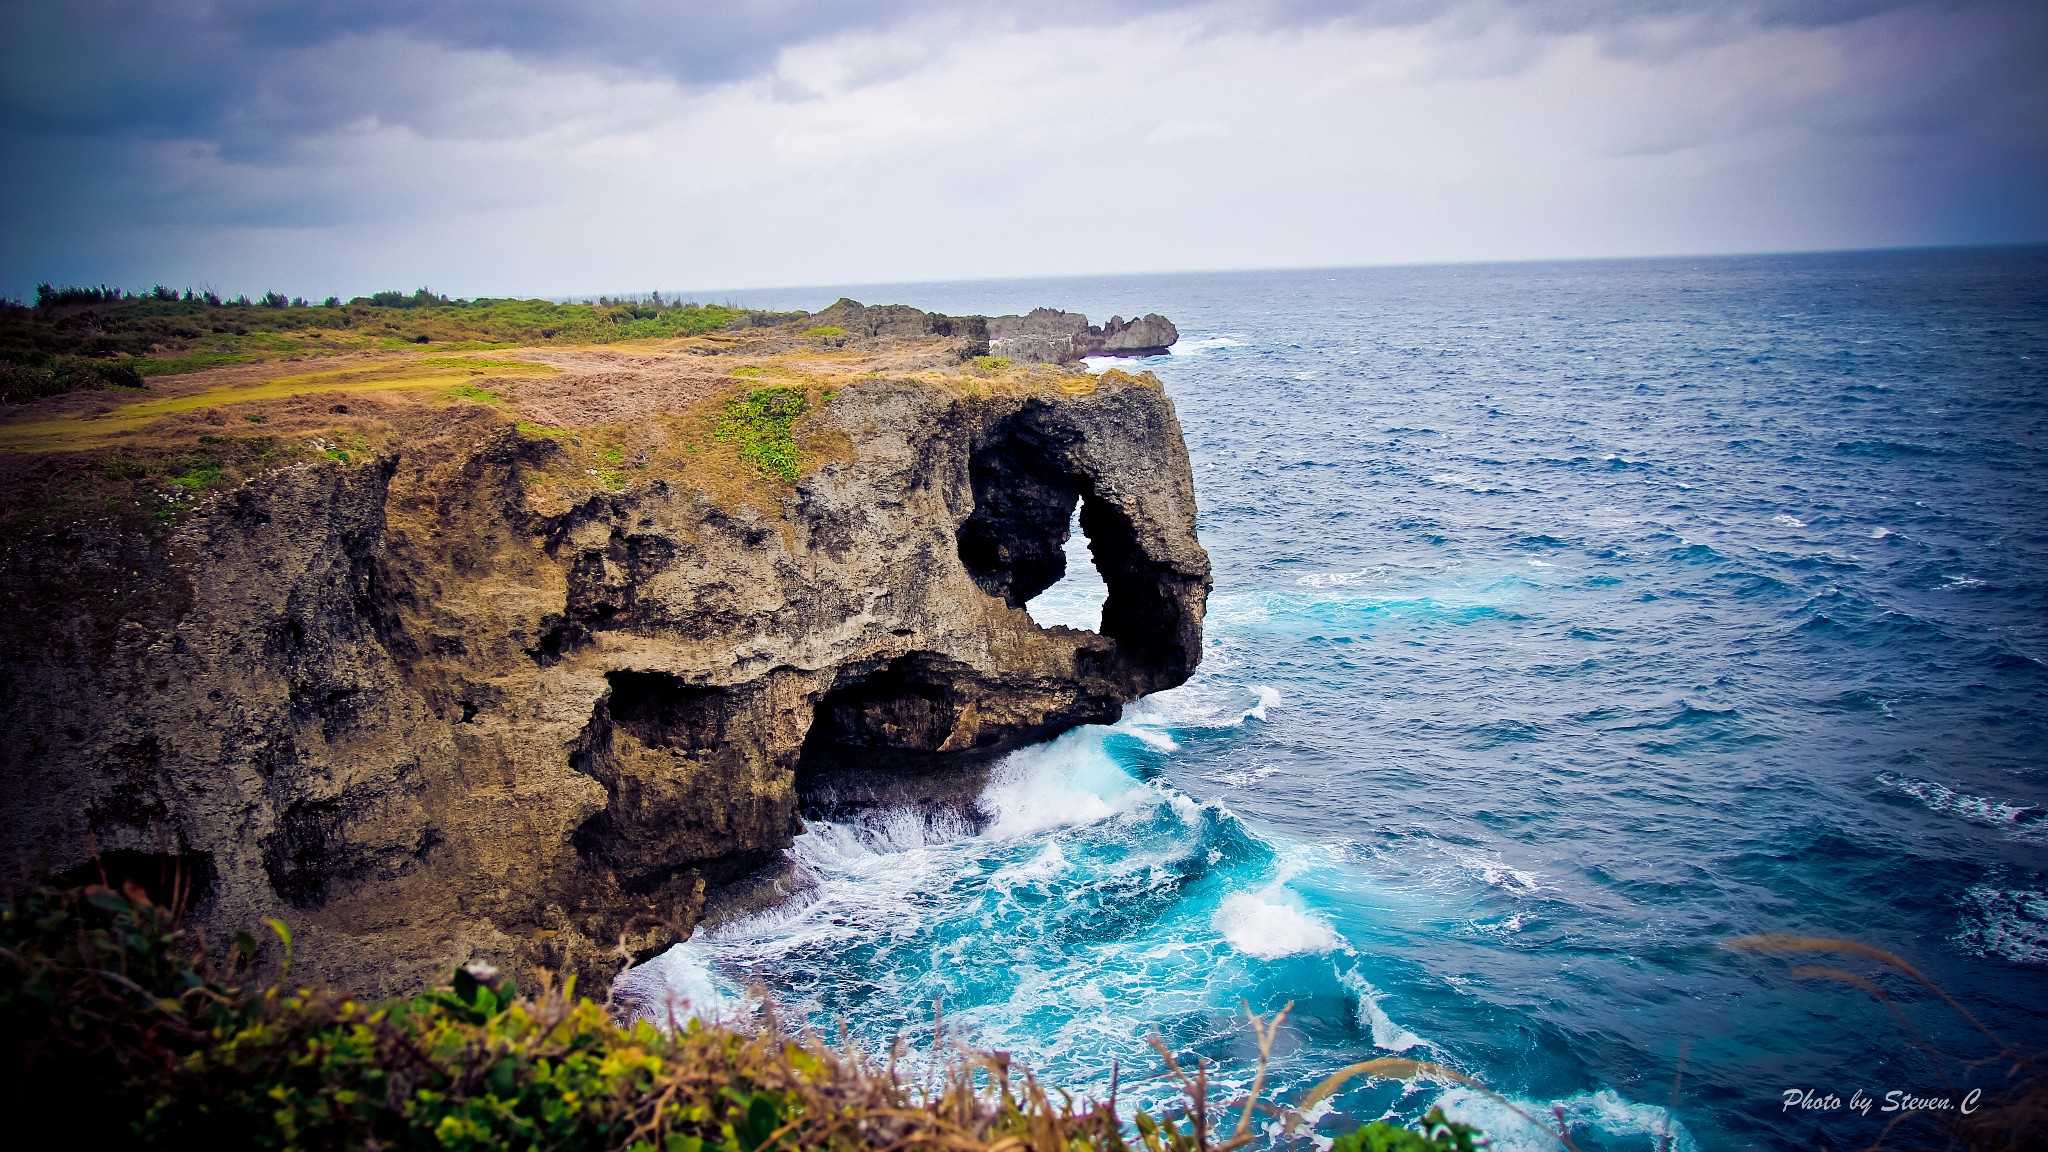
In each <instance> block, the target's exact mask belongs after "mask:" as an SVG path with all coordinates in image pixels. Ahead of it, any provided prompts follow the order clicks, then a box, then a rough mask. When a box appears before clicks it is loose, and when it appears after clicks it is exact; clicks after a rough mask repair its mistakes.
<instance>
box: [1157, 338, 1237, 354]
mask: <svg viewBox="0 0 2048 1152" xmlns="http://www.w3.org/2000/svg"><path fill="white" fill-rule="evenodd" d="M1244 346H1245V344H1244V341H1242V340H1233V339H1231V338H1230V337H1228V336H1197V337H1195V338H1194V339H1192V340H1189V339H1187V338H1186V337H1182V338H1181V339H1179V340H1177V341H1175V342H1174V345H1173V347H1171V348H1168V349H1167V350H1166V351H1167V353H1168V354H1169V355H1173V356H1199V355H1201V354H1202V353H1204V352H1214V351H1216V350H1218V349H1221V348H1242V347H1244Z"/></svg>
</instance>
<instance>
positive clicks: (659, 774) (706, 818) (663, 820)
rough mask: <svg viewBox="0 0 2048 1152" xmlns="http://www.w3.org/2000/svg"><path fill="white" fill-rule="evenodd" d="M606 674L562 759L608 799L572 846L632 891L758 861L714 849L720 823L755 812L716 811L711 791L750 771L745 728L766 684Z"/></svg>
mask: <svg viewBox="0 0 2048 1152" xmlns="http://www.w3.org/2000/svg"><path fill="white" fill-rule="evenodd" d="M605 679H606V681H607V682H608V683H609V684H610V685H611V690H610V692H609V693H607V694H606V696H605V697H604V698H603V699H601V700H600V701H599V702H598V705H597V708H596V711H595V712H594V713H593V715H592V717H591V723H590V726H589V727H588V728H587V729H586V731H585V734H584V737H583V740H582V741H581V746H580V747H579V748H578V749H577V750H576V751H575V752H573V753H572V755H571V757H570V765H571V767H573V768H575V769H576V770H577V771H579V772H582V773H584V774H585V775H588V776H590V777H591V778H592V779H594V780H596V781H597V782H598V783H600V784H602V785H604V789H605V793H606V796H607V798H608V799H607V802H606V804H605V807H604V809H603V810H602V811H600V812H598V813H596V814H595V815H593V816H591V817H590V818H589V819H587V820H585V821H584V822H583V824H582V825H581V826H580V827H578V828H577V830H576V831H575V833H574V835H573V843H574V845H575V848H576V851H577V852H578V853H579V854H580V855H581V856H582V857H583V858H584V860H586V861H587V862H589V863H590V864H592V865H594V866H597V867H599V868H600V869H603V870H606V871H609V872H610V873H611V874H612V876H613V877H614V878H615V879H616V881H617V882H618V884H619V886H620V887H621V888H623V889H624V890H626V891H628V892H635V893H652V892H656V891H658V890H663V889H665V888H667V887H669V886H671V885H672V884H673V882H674V881H676V880H677V878H679V877H682V876H684V875H685V874H688V875H689V876H692V877H694V876H697V875H709V874H712V873H716V874H717V875H720V876H723V875H726V874H727V873H731V874H734V875H737V874H740V873H744V872H746V871H748V870H750V869H752V868H754V867H757V866H758V862H756V861H752V860H751V859H739V858H738V857H737V856H734V855H733V854H731V853H726V852H720V851H717V850H716V848H717V847H718V846H722V845H723V844H725V843H726V842H727V841H728V840H729V838H730V833H731V830H730V828H727V827H723V826H717V825H719V824H720V822H721V821H731V820H741V821H745V820H748V819H749V818H751V817H753V816H754V815H756V814H755V813H752V812H750V811H745V810H739V809H741V808H742V806H740V805H732V806H731V807H730V808H729V809H728V810H727V811H724V812H721V811H720V810H719V808H718V806H717V805H716V804H715V803H713V802H711V797H712V796H714V795H716V794H717V793H718V792H719V791H721V790H725V789H736V788H738V787H741V785H740V784H739V782H740V781H741V780H742V779H744V778H747V777H749V776H750V775H752V774H753V773H754V772H755V768H754V767H753V765H752V762H751V759H750V752H751V751H752V741H751V740H750V739H748V733H749V731H750V729H751V724H752V721H753V719H754V717H755V715H756V713H757V711H758V709H759V705H760V704H761V702H762V701H761V699H760V698H761V697H762V696H763V695H764V693H765V692H766V691H767V686H766V685H765V684H763V683H760V682H756V683H750V684H745V685H739V686H735V687H707V686H703V685H696V684H690V683H688V682H686V681H684V680H683V679H682V678H680V677H678V676H674V675H671V674H669V673H666V672H643V671H630V670H628V671H617V672H611V673H607V674H606V676H605ZM776 831H778V832H779V831H782V829H780V828H778V829H777V830H776ZM769 839H770V841H771V842H773V840H775V839H779V837H770V838H769ZM774 851H775V850H774V849H765V850H763V854H764V855H765V856H772V855H773V854H774Z"/></svg>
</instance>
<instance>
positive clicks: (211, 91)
mask: <svg viewBox="0 0 2048 1152" xmlns="http://www.w3.org/2000/svg"><path fill="white" fill-rule="evenodd" d="M1916 2H1921V0H1453V2H1450V3H1445V2H1442V0H1236V2H1232V0H1223V2H1220V3H1219V2H1215V0H986V2H984V3H980V4H976V5H972V6H963V5H961V4H959V3H958V2H957V0H864V2H862V3H847V2H845V0H749V2H744V3H730V2H727V3H714V2H702V0H682V2H677V0H614V2H612V3H607V4H595V3H588V4H586V3H578V4H563V3H560V2H559V0H438V2H434V0H429V2H422V0H311V2H292V0H212V2H208V0H69V2H67V3H63V4H51V3H48V2H47V0H6V2H5V3H4V4H0V42H4V44H5V45H6V47H5V48H4V49H0V53H4V57H0V58H4V59H5V61H6V68H5V76H4V78H0V116H4V120H5V122H6V124H7V125H8V126H9V127H11V128H13V129H15V130H17V131H29V132H41V133H53V134H79V135H106V136H134V137H152V136H159V137H161V136H172V137H182V136H202V137H207V138H210V139H218V140H220V141H221V142H222V143H223V145H224V146H225V147H227V148H229V149H230V150H233V151H237V152H244V153H250V154H256V153H261V152H263V151H266V150H268V149H270V148H274V147H276V146H278V145H279V144H280V143H282V142H284V141H288V140H290V139H292V138H294V137H296V136H299V135H302V134H305V133H308V132H315V131H320V130H323V129H326V128H331V127H333V126H334V125H336V124H341V123H347V122H350V121H353V120H356V119H359V118H361V117H362V116H365V115H371V114H374V115H377V116H378V117H379V118H380V119H382V120H384V121H385V122H387V123H402V122H409V121H413V120H418V119H427V120H430V119H431V118H432V116H433V114H434V113H435V111H436V109H435V108H434V105H435V104H436V102H437V101H438V100H440V99H442V98H443V97H442V93H443V92H444V91H445V90H446V89H447V88H449V87H450V84H449V83H448V82H447V80H448V79H466V78H446V79H444V78H440V77H436V76H433V75H431V74H419V73H409V72H407V71H405V70H404V69H403V68H402V67H396V66H394V65H395V64H396V63H398V62H394V61H384V62H382V63H381V66H380V65H379V64H377V63H373V62H369V61H365V64H366V68H365V69H364V70H363V71H360V72H358V73H356V74H354V75H352V76H351V77H349V78H348V79H349V81H350V82H348V83H339V84H337V83H322V82H321V81H322V80H323V79H325V78H323V77H319V76H317V75H314V76H309V75H308V74H307V73H306V71H305V70H304V64H305V62H306V61H307V60H309V59H311V58H312V57H314V56H315V55H316V54H318V53H319V52H320V51H321V50H331V49H333V48H334V47H335V46H337V45H344V46H345V45H348V44H350V43H352V42H373V43H375V42H382V43H387V44H388V43H391V42H394V41H400V40H406V41H413V42H416V43H419V44H425V45H433V46H437V47H441V48H447V49H454V50H465V51H472V52H474V51H495V52H501V53H504V54H505V55H506V56H507V57H509V58H511V59H513V60H524V61H534V62H544V63H548V64H552V65H561V64H571V65H577V66H583V67H598V68H605V69H612V70H618V71H622V72H628V73H637V74H643V75H648V76H658V77H661V78H664V79H667V80H669V81H672V82H676V83H679V84H683V85H707V84H718V83H725V82H730V81H733V80H739V79H745V78H748V77H752V76H756V75H760V74H761V73H763V72H764V71H766V70H767V69H769V68H770V67H771V66H772V65H773V63H774V61H775V59H776V57H777V55H778V54H779V53H780V52H782V51H783V50H784V49H786V48H789V47H792V46H797V45H801V44H805V43H810V42H814V41H818V40H821V39H828V38H831V37H835V36H840V35H844V34H847V33H853V32H870V33H887V32H891V31H898V30H915V29H916V28H918V27H919V26H922V25H932V24H939V25H953V26H964V25H969V24H981V25H996V26H1012V27H1033V26H1044V25H1053V24H1082V25H1090V24H1094V25H1108V24H1117V23H1123V22H1126V21H1129V20H1132V19H1136V18H1140V17H1144V16H1149V15H1155V14H1159V13H1163V12H1178V13H1181V14H1184V15H1185V16H1186V17H1187V19H1188V20H1189V21H1190V23H1191V24H1193V25H1197V26H1201V27H1206V28H1212V29H1225V28H1243V27H1255V28H1263V29H1278V28H1289V27H1313V26H1317V25H1327V24H1347V25H1352V26H1366V27H1395V26H1410V25H1419V24H1439V25H1442V26H1444V27H1446V28H1447V29H1451V30H1454V31H1455V30H1457V29H1464V30H1467V31H1471V30H1478V29H1483V28H1490V27H1494V26H1498V25H1502V24H1505V25H1508V26H1511V27H1513V28H1515V29H1517V30H1521V31H1525V32H1531V33H1537V34H1551V35H1557V34H1567V33H1580V32H1588V31H1591V32H1596V33H1598V34H1599V35H1601V36H1602V38H1603V40H1604V42H1605V43H1606V44H1607V46H1608V47H1609V48H1610V49H1611V50H1612V51H1615V52H1621V53H1629V54H1649V55H1656V54H1662V53H1669V52H1672V51H1676V50H1680V49H1683V48H1687V47H1693V46H1697V45H1698V44H1701V43H1706V42H1711V41H1714V40H1717V39H1726V38H1731V37H1734V36H1738V35H1741V34H1743V33H1745V32H1747V31H1749V30H1752V29H1755V28H1768V27H1799V28H1813V27H1824V26H1828V25H1833V24H1840V23H1844V22H1848V21H1854V20H1859V19H1863V18H1866V17H1869V16H1871V15H1874V14H1877V13H1880V12H1883V11H1887V10H1891V9H1895V8H1899V7H1905V6H1910V5H1911V4H1913V3H1916ZM357 55H358V56H361V55H363V54H362V53H360V52H359V53H357ZM309 80H310V81H312V82H310V83H309V82H308V81H309Z"/></svg>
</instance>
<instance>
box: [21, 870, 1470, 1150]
mask: <svg viewBox="0 0 2048 1152" xmlns="http://www.w3.org/2000/svg"><path fill="white" fill-rule="evenodd" d="M175 903H176V900H175V898H172V899H171V904H172V905H173V906H175ZM270 935H272V936H274V938H275V939H274V940H273V941H272V942H271V943H270V944H269V945H267V946H266V945H259V943H258V941H257V939H256V938H255V937H254V936H251V935H249V934H246V933H244V934H240V935H238V937H237V939H236V946H235V948H234V951H233V954H232V956H231V957H230V958H229V960H228V962H227V963H226V964H224V965H223V964H215V963H213V962H212V961H210V960H209V959H208V958H207V957H206V956H205V955H203V954H201V953H197V952H195V951H194V950H193V949H192V945H191V942H190V941H188V940H187V939H186V937H185V936H184V935H183V934H182V932H181V931H180V929H179V927H178V923H177V916H176V915H175V914H174V913H173V911H172V910H171V908H170V907H166V906H165V905H163V904H159V903H157V902H154V901H152V900H151V898H150V897H149V896H148V895H147V893H146V892H145V891H144V889H143V888H142V887H141V886H140V885H137V884H135V883H133V882H132V881H131V882H129V883H127V884H125V885H124V886H123V888H122V889H121V890H119V891H116V890H114V889H113V888H111V887H108V886H106V885H104V884H93V885H88V886H86V887H82V888H69V889H59V888H54V887H49V886H25V887H17V888H14V889H12V890H9V891H7V892H5V893H4V895H0V1084H4V1085H5V1088H4V1091H6V1092H7V1093H8V1094H9V1095H10V1096H11V1099H10V1100H9V1103H10V1105H11V1109H10V1112H11V1116H12V1117H13V1119H14V1121H15V1122H16V1123H17V1124H20V1123H21V1122H22V1121H24V1120H27V1121H29V1122H30V1123H31V1126H33V1127H44V1128H46V1129H47V1130H50V1131H63V1132H64V1133H65V1137H66V1143H68V1144H73V1145H77V1146H81V1147H122V1146H127V1145H129V1144H133V1143H138V1142H139V1143H142V1144H155V1145H171V1146H190V1145H197V1144H200V1143H203V1144H204V1145H205V1146H207V1147H219V1148H237V1147H252V1148H290V1149H315V1148H320V1149H325V1148H422V1149H428V1148H431V1149H465V1150H471V1149H473V1150H484V1149H501V1148H503V1149H513V1148H517V1149H541V1148H545V1149H612V1148H620V1149H634V1150H646V1152H654V1150H661V1152H770V1150H774V1152H797V1150H799V1149H829V1150H843V1152H867V1150H889V1152H907V1150H911V1149H934V1150H937V1149H943V1150H945V1152H1098V1150H1099V1152H1233V1150H1235V1149H1239V1148H1243V1147H1245V1146H1247V1145H1250V1144H1252V1143H1254V1142H1255V1141H1258V1140H1261V1139H1263V1138H1264V1133H1263V1132H1262V1131H1260V1130H1259V1129H1258V1128H1256V1127H1255V1126H1254V1124H1253V1120H1254V1118H1255V1117H1256V1116H1258V1114H1259V1113H1261V1112H1264V1113H1266V1114H1267V1115H1278V1116H1282V1117H1283V1118H1285V1117H1287V1116H1289V1115H1290V1114H1289V1113H1288V1112H1287V1110H1285V1109H1281V1108H1278V1107H1275V1106H1273V1105H1271V1104H1268V1103H1265V1102H1260V1101H1257V1100H1256V1096H1257V1091H1256V1089H1255V1091H1254V1100H1253V1101H1252V1102H1246V1101H1236V1102H1230V1103H1222V1102H1212V1101H1210V1100H1208V1099H1207V1090H1208V1086H1209V1081H1208V1076H1207V1072H1206V1069H1204V1068H1199V1067H1198V1068H1197V1070H1196V1071H1195V1072H1194V1073H1192V1074H1189V1073H1186V1072H1184V1071H1183V1070H1182V1069H1181V1068H1180V1066H1179V1065H1178V1064H1177V1063H1174V1062H1173V1061H1172V1060H1171V1058H1170V1057H1168V1058H1167V1059H1168V1069H1169V1074H1170V1075H1172V1076H1174V1078H1175V1079H1176V1080H1177V1082H1178V1083H1179V1084H1180V1085H1181V1086H1182V1087H1183V1088H1184V1089H1185V1090H1186V1091H1187V1094H1188V1106H1187V1107H1186V1108H1183V1109H1181V1110H1179V1111H1178V1113H1177V1114H1172V1115H1168V1116H1165V1117H1158V1118H1155V1117H1152V1116H1149V1115H1145V1114H1142V1113H1140V1114H1138V1115H1136V1116H1133V1117H1131V1118H1130V1122H1129V1124H1128V1125H1127V1124H1126V1123H1125V1120H1124V1118H1123V1117H1121V1116H1120V1115H1119V1113H1118V1112H1117V1109H1116V1105H1115V1101H1114V1098H1112V1099H1111V1101H1110V1102H1108V1103H1096V1102H1093V1101H1083V1102H1076V1101H1075V1100H1074V1099H1073V1098H1072V1097H1070V1096H1069V1095H1068V1094H1066V1093H1064V1092H1059V1091H1057V1090H1048V1089H1047V1088H1045V1087H1044V1086H1042V1085H1040V1084H1039V1083H1038V1082H1037V1081H1036V1080H1034V1079H1033V1078H1032V1077H1031V1076H1030V1075H1029V1074H1028V1073H1025V1072H1021V1071H1020V1070H1017V1069H1014V1068H1012V1066H1011V1065H1010V1063H1009V1061H1008V1059H1007V1058H1006V1057H1004V1056H1003V1055H1001V1054H999V1053H994V1054H974V1053H962V1054H961V1056H960V1057H959V1059H958V1060H956V1061H955V1062H954V1063H953V1065H952V1066H951V1067H950V1068H949V1069H948V1070H946V1071H945V1072H944V1074H943V1075H941V1076H939V1077H938V1078H937V1079H936V1080H933V1081H928V1082H925V1083H923V1084H917V1083H912V1082H910V1081H909V1080H907V1079H906V1078H905V1077H904V1076H903V1075H901V1074H900V1073H899V1071H898V1069H897V1066H896V1061H895V1060H894V1059H893V1058H892V1059H890V1060H889V1061H888V1062H886V1063H878V1062H877V1061H875V1060H873V1059H871V1058H869V1057H868V1056H866V1055H864V1054H862V1053H861V1052H859V1051H858V1050H857V1049H855V1048H853V1047H852V1046H851V1045H842V1046H839V1047H833V1046H830V1045H827V1044H825V1043H823V1042H822V1041H820V1040H819V1039H818V1038H816V1037H814V1036H808V1035H806V1036H802V1037H797V1036H791V1035H789V1034H787V1033H785V1032H783V1031H782V1030H780V1029H779V1028H778V1027H777V1026H776V1024H775V1022H774V1021H773V1020H772V1019H769V1020H767V1021H766V1022H765V1023H763V1024H762V1025H761V1026H760V1027H757V1028H751V1029H744V1028H736V1027H726V1026H720V1025H714V1024H706V1023H702V1022H697V1021H691V1022H688V1023H685V1024H682V1025H681V1026H679V1027H675V1028H671V1029H663V1028H657V1027H655V1026H654V1025H652V1024H650V1023H647V1022H645V1021H640V1022H633V1023H620V1022H618V1021H616V1020H614V1019H613V1018H612V1015H611V1014H610V1012H609V1011H608V1010H607V1008H606V1007H605V1006H604V1005H602V1004H599V1003H596V1002H594V1001H592V1000H590V999H587V998H584V997H579V996H576V995H575V994H574V991H573V988H563V989H555V988H552V987H545V986H544V987H542V988H540V989H539V990H538V991H537V992H536V993H535V994H534V995H530V996H522V995H520V994H519V993H518V991H517V990H516V989H514V988H513V986H512V983H511V981H510V980H501V979H500V978H499V977H498V976H497V974H496V973H494V972H492V971H491V970H489V969H488V968H485V967H483V966H481V965H472V966H470V967H469V968H466V969H464V970H460V971H458V972H456V973H455V975H454V978H453V980H452V981H451V982H450V983H449V984H448V985H447V986H445V987H442V988H437V989H434V990H432V991H429V992H425V993H421V994H419V995H417V996H414V997H411V998H409V999H406V1000H400V1001H395V1002H391V1003H384V1004H370V1003H365V1002H363V1001H360V1000H357V999H356V998H354V997H351V996H349V995H347V994H345V993H342V992H339V991H335V990H333V989H329V988H323V987H317V986H316V987H300V986H296V985H293V984H291V983H288V982H283V981H284V980H286V979H288V977H289V969H290V965H289V957H290V946H291V935H290V932H289V930H288V929H287V928H286V927H285V925H283V924H282V923H280V922H278V921H271V922H270ZM280 946H281V947H280ZM280 951H281V952H282V954H283V957H282V958H283V963H282V965H281V966H279V967H280V968H281V971H279V973H278V975H279V976H280V978H281V980H280V982H279V983H276V984H273V985H272V986H270V987H267V988H261V989H257V988H248V987H238V986H236V985H235V984H234V983H231V981H232V980H233V979H234V978H235V977H236V975H237V974H241V975H244V976H246V975H248V974H249V973H251V972H252V971H254V969H255V968H256V967H257V966H258V965H260V964H262V963H264V962H266V961H269V962H272V963H274V962H275V961H276V959H277V955H276V954H277V953H279V952H280ZM1254 1024H1255V1026H1257V1027H1258V1029H1259V1033H1260V1038H1261V1041H1262V1043H1263V1045H1265V1046H1268V1047H1269V1046H1270V1044H1271V1040H1272V1034H1273V1030H1274V1029H1275V1028H1277V1025H1278V1021H1275V1022H1273V1023H1272V1024H1266V1023H1265V1022H1264V1021H1259V1020H1257V1019H1256V1018H1255V1019H1254ZM1162 1054H1164V1052H1163V1050H1162ZM1402 1063H1406V1062H1402ZM38 1120H40V1121H43V1122H44V1123H42V1124H35V1123H34V1122H35V1121H38ZM1291 1127H1292V1126H1291V1124H1290V1125H1289V1130H1291ZM1424 1129H1425V1131H1420V1132H1418V1131H1413V1130H1408V1129H1402V1128H1396V1127H1393V1126H1391V1125H1387V1124H1372V1125H1368V1126H1366V1127H1365V1128H1362V1129H1360V1130H1358V1131H1357V1132H1354V1133H1351V1134H1348V1135H1346V1136H1344V1137H1340V1138H1339V1139H1338V1141H1337V1143H1336V1147H1335V1148H1334V1149H1333V1152H1446V1150H1451V1149H1460V1150H1464V1152H1471V1150H1472V1149H1473V1148H1475V1147H1479V1146H1483V1141H1477V1140H1475V1135H1476V1134H1475V1133H1474V1132H1473V1130H1472V1129H1470V1128H1467V1127H1465V1126H1463V1125H1459V1124H1455V1123H1451V1122H1449V1121H1447V1120H1445V1119H1444V1118H1443V1117H1442V1116H1441V1115H1440V1114H1437V1113H1432V1114H1431V1115H1430V1116H1428V1117H1426V1118H1425V1121H1424Z"/></svg>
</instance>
